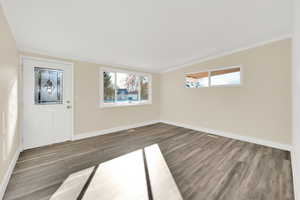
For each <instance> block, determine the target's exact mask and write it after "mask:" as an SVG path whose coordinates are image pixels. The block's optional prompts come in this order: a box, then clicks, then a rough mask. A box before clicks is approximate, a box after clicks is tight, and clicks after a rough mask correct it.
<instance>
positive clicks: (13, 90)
mask: <svg viewBox="0 0 300 200" xmlns="http://www.w3.org/2000/svg"><path fill="white" fill-rule="evenodd" d="M18 65H19V57H18V51H17V48H16V44H15V40H14V38H13V36H12V33H11V32H10V29H9V26H8V24H7V21H6V18H5V16H4V13H3V10H2V7H1V5H0V145H1V146H0V182H2V181H3V178H4V175H5V173H6V171H7V169H8V166H9V164H10V162H11V160H12V158H13V156H14V154H15V152H16V150H17V148H18V146H19V141H20V140H19V134H18V126H17V124H18V69H19V67H18Z"/></svg>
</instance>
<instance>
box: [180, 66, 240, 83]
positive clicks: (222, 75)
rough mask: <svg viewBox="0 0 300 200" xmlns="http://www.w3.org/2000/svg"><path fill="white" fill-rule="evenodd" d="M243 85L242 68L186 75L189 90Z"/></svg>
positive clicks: (228, 68)
mask: <svg viewBox="0 0 300 200" xmlns="http://www.w3.org/2000/svg"><path fill="white" fill-rule="evenodd" d="M240 84H241V67H237V66H234V67H226V68H220V69H213V70H206V71H202V72H196V73H189V74H185V86H186V87H187V88H202V87H214V86H230V85H240Z"/></svg>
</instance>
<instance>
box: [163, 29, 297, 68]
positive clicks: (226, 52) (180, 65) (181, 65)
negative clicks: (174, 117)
mask: <svg viewBox="0 0 300 200" xmlns="http://www.w3.org/2000/svg"><path fill="white" fill-rule="evenodd" d="M291 38H292V34H287V35H283V36H280V37H276V38H273V39H270V40H265V41H262V42H257V43H254V44H251V45H246V46H243V47H239V48H235V49H230V50H224V51H221V52H218V53H216V54H214V55H210V56H207V57H205V56H204V57H200V58H196V59H192V60H190V61H187V62H183V63H178V64H176V65H173V66H170V67H168V69H167V70H164V71H161V72H160V73H161V74H164V73H167V72H171V71H176V70H179V69H182V68H185V67H188V66H191V65H194V64H199V63H202V62H205V61H209V60H213V59H216V58H220V57H224V56H228V55H231V54H234V53H238V52H241V51H245V50H249V49H253V48H256V47H259V46H263V45H266V44H270V43H273V42H277V41H281V40H286V39H291Z"/></svg>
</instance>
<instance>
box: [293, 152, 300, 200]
mask: <svg viewBox="0 0 300 200" xmlns="http://www.w3.org/2000/svg"><path fill="white" fill-rule="evenodd" d="M291 162H292V172H293V174H292V176H293V183H294V196H295V200H300V196H299V195H300V192H299V190H298V189H299V188H298V185H299V181H300V179H299V178H298V177H297V176H296V174H298V173H296V170H297V167H296V163H297V162H296V155H295V152H294V151H291Z"/></svg>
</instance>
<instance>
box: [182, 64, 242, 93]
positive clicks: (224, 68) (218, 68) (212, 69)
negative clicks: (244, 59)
mask: <svg viewBox="0 0 300 200" xmlns="http://www.w3.org/2000/svg"><path fill="white" fill-rule="evenodd" d="M233 68H240V83H239V84H226V85H211V75H210V74H211V72H213V71H219V70H226V69H233ZM201 72H208V86H207V87H199V88H213V87H241V86H242V85H243V83H244V72H243V66H242V65H234V66H227V67H215V68H210V69H205V70H201V71H196V72H188V73H185V74H184V81H185V78H186V76H187V75H189V74H195V73H201ZM185 88H188V87H186V86H185ZM199 88H189V89H199Z"/></svg>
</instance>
